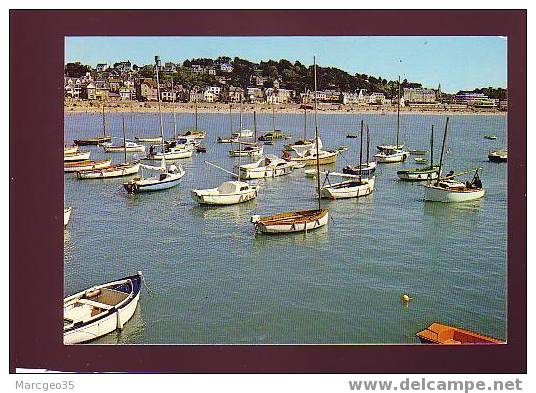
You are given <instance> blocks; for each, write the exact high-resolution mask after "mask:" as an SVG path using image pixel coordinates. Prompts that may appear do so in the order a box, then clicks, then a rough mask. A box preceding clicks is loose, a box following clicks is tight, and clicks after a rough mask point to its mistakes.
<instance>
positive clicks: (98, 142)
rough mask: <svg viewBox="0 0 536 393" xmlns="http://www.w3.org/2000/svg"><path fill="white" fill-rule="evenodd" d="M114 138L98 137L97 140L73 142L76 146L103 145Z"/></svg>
mask: <svg viewBox="0 0 536 393" xmlns="http://www.w3.org/2000/svg"><path fill="white" fill-rule="evenodd" d="M111 141H112V137H111V136H109V135H106V136H97V137H95V138H87V139H75V140H74V141H73V142H74V144H75V145H78V146H90V145H102V144H103V143H106V142H111Z"/></svg>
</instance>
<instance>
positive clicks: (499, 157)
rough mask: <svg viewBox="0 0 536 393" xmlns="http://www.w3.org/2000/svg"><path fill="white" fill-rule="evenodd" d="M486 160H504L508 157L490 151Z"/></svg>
mask: <svg viewBox="0 0 536 393" xmlns="http://www.w3.org/2000/svg"><path fill="white" fill-rule="evenodd" d="M488 160H490V161H491V162H506V161H507V160H508V157H507V156H506V155H501V154H497V153H490V154H489V155H488Z"/></svg>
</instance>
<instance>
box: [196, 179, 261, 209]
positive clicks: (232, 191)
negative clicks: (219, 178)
mask: <svg viewBox="0 0 536 393" xmlns="http://www.w3.org/2000/svg"><path fill="white" fill-rule="evenodd" d="M257 189H258V187H257V186H254V185H251V184H248V183H245V182H242V181H227V182H224V183H222V184H221V185H220V186H219V187H217V188H209V189H205V190H192V191H191V195H192V198H193V200H194V201H196V202H198V203H200V204H203V205H235V204H237V203H242V202H247V201H250V200H252V199H255V198H256V197H257Z"/></svg>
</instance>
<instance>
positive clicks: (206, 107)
mask: <svg viewBox="0 0 536 393" xmlns="http://www.w3.org/2000/svg"><path fill="white" fill-rule="evenodd" d="M161 105H162V111H163V112H172V111H176V112H179V113H180V112H183V113H191V112H194V110H195V107H194V104H193V103H168V102H166V103H162V104H161ZM238 109H239V105H238V104H236V103H235V104H233V110H234V111H237V110H238ZM197 110H198V112H199V113H222V112H225V113H227V112H228V111H229V104H225V103H199V104H198V106H197ZM254 110H256V111H257V113H265V112H271V111H272V107H271V106H270V104H256V105H254V104H249V103H248V104H243V106H242V112H244V113H251V112H253V111H254ZM275 110H276V112H277V113H303V109H300V104H280V105H277V106H276V107H275ZM64 111H65V113H100V112H101V111H102V104H101V103H100V102H87V101H76V102H74V101H71V102H69V101H67V102H65V104H64ZM106 111H107V112H125V111H129V112H130V111H133V112H140V113H155V112H158V104H157V103H156V102H137V101H136V102H108V103H107V104H106ZM318 111H319V112H321V113H326V112H327V113H334V114H355V113H377V114H387V113H396V106H394V105H393V106H391V105H389V106H387V105H386V106H363V105H342V104H326V103H319V105H318ZM400 112H401V113H404V114H416V115H427V114H429V115H437V114H444V115H451V114H455V115H499V116H505V115H506V114H507V112H505V111H499V110H497V109H476V108H463V109H457V108H456V109H453V108H444V107H438V108H422V107H409V106H406V107H402V108H400Z"/></svg>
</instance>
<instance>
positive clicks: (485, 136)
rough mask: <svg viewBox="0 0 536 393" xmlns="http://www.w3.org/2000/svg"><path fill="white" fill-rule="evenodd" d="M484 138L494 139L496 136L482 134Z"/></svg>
mask: <svg viewBox="0 0 536 393" xmlns="http://www.w3.org/2000/svg"><path fill="white" fill-rule="evenodd" d="M484 139H489V140H492V141H494V140H495V139H497V137H496V136H495V135H484Z"/></svg>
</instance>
